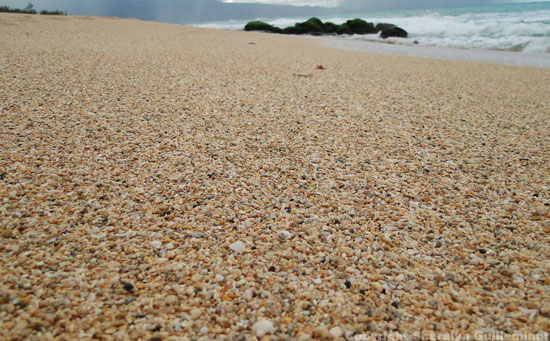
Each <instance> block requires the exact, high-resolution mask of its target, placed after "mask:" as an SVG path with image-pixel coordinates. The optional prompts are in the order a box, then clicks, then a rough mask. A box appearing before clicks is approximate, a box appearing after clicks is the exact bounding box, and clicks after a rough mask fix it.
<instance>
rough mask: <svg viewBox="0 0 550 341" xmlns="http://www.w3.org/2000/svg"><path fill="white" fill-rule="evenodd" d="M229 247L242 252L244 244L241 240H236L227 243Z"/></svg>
mask: <svg viewBox="0 0 550 341" xmlns="http://www.w3.org/2000/svg"><path fill="white" fill-rule="evenodd" d="M229 248H230V249H231V250H233V251H235V252H243V251H244V244H243V242H241V241H236V242H234V243H232V244H231V245H229Z"/></svg>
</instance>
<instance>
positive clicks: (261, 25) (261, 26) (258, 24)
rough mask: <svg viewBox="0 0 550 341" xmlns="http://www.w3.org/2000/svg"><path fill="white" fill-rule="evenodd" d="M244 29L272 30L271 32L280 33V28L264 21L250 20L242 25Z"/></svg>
mask: <svg viewBox="0 0 550 341" xmlns="http://www.w3.org/2000/svg"><path fill="white" fill-rule="evenodd" d="M244 30H245V31H263V32H273V33H282V30H281V29H280V28H278V27H275V26H273V25H270V24H268V23H265V22H263V21H259V20H258V21H251V22H249V23H248V24H246V26H245V27H244Z"/></svg>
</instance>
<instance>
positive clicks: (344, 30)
mask: <svg viewBox="0 0 550 341" xmlns="http://www.w3.org/2000/svg"><path fill="white" fill-rule="evenodd" d="M336 34H339V35H342V34H353V31H352V30H351V29H350V28H349V26H348V25H346V24H342V25H339V26H338V28H337V29H336Z"/></svg>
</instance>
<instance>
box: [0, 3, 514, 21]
mask: <svg viewBox="0 0 550 341" xmlns="http://www.w3.org/2000/svg"><path fill="white" fill-rule="evenodd" d="M30 1H31V2H32V3H33V4H34V7H35V9H37V10H43V9H48V10H54V9H59V10H62V11H65V10H66V11H67V12H68V13H69V14H76V15H96V16H118V17H122V18H139V19H143V20H155V21H162V22H170V23H176V24H193V23H204V22H212V21H227V20H253V19H257V18H285V17H306V16H326V15H333V14H342V13H352V12H356V13H367V12H369V11H389V10H411V9H427V8H434V9H439V8H445V7H447V8H449V7H468V6H478V5H488V4H491V3H495V2H511V1H506V0H223V2H221V1H220V0H30ZM28 2H29V0H0V4H1V5H8V6H10V7H14V8H25V6H26V5H27V3H28ZM514 2H518V1H514ZM274 4H277V5H294V6H306V5H307V6H321V7H294V6H273V5H274Z"/></svg>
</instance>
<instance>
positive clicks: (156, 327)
mask: <svg viewBox="0 0 550 341" xmlns="http://www.w3.org/2000/svg"><path fill="white" fill-rule="evenodd" d="M161 329H162V327H161V326H155V328H153V329H152V331H153V332H159V331H160V330H161Z"/></svg>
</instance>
